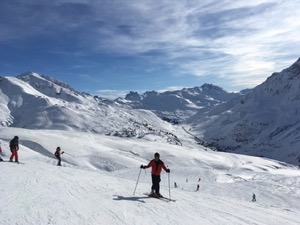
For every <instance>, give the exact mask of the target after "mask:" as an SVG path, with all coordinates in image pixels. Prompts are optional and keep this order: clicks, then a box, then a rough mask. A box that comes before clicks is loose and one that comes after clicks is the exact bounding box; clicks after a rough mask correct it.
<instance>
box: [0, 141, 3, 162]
mask: <svg viewBox="0 0 300 225" xmlns="http://www.w3.org/2000/svg"><path fill="white" fill-rule="evenodd" d="M0 153H2V148H1V142H0ZM2 161H3V159H2V158H1V155H0V162H2Z"/></svg>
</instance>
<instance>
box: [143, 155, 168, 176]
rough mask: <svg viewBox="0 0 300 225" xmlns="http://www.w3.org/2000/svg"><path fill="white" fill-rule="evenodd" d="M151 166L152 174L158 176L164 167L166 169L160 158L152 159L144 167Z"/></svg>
mask: <svg viewBox="0 0 300 225" xmlns="http://www.w3.org/2000/svg"><path fill="white" fill-rule="evenodd" d="M149 167H151V168H152V171H151V173H152V175H156V176H159V175H160V173H161V170H162V169H164V170H165V171H166V170H167V167H166V166H165V164H164V162H163V161H161V160H160V159H159V160H158V161H155V159H152V160H151V161H150V162H149V164H148V165H147V166H146V168H149Z"/></svg>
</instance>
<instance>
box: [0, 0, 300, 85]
mask: <svg viewBox="0 0 300 225" xmlns="http://www.w3.org/2000/svg"><path fill="white" fill-rule="evenodd" d="M0 18H2V20H1V19H0V21H5V22H0V44H1V43H6V42H9V41H12V40H13V39H16V38H18V39H24V38H25V39H26V38H28V37H37V36H47V37H48V38H51V37H53V38H55V39H57V40H59V38H62V39H63V38H68V39H70V40H73V39H76V42H74V44H73V45H74V48H72V51H70V50H69V49H68V50H64V49H60V50H52V51H53V52H56V53H66V52H67V53H70V54H73V53H74V51H77V52H78V55H77V56H78V57H86V56H87V55H93V54H110V55H114V54H117V55H123V56H130V57H139V58H145V59H148V60H149V61H150V60H151V63H152V66H153V67H159V66H160V65H169V66H170V67H173V71H176V72H174V73H173V75H174V76H185V75H187V74H188V75H189V76H190V75H193V76H196V77H215V79H220V80H221V81H223V82H225V83H227V85H228V86H231V87H235V86H236V87H249V85H251V86H254V85H257V84H259V83H260V82H262V81H263V80H265V78H266V76H269V75H270V74H271V73H272V72H274V71H278V70H281V69H283V68H284V67H286V66H288V65H289V64H291V63H292V62H293V61H295V60H296V59H297V58H298V57H299V49H300V42H299V37H300V22H299V21H300V1H277V0H253V1H246V0H241V1H227V0H222V1H220V0H218V1H217V0H213V1H211V0H189V1H187V0H186V1H172V2H170V1H169V0H161V1H152V0H144V1H140V0H132V1H121V0H101V1H93V0H91V1H83V0H52V1H49V2H47V1H46V2H43V4H41V3H40V1H37V0H36V1H35V0H31V1H24V2H23V3H20V2H19V1H13V0H4V1H2V2H1V8H0ZM58 42H59V41H58ZM75 55H76V54H75ZM147 70H148V71H151V68H147Z"/></svg>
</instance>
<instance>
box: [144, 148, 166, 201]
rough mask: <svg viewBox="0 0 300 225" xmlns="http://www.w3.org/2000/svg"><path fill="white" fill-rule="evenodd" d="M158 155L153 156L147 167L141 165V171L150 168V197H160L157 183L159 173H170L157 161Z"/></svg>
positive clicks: (161, 162) (162, 163) (158, 181)
mask: <svg viewBox="0 0 300 225" xmlns="http://www.w3.org/2000/svg"><path fill="white" fill-rule="evenodd" d="M159 157H160V155H159V153H157V152H156V153H155V154H154V159H152V160H151V161H150V162H149V163H148V165H147V166H144V165H141V167H140V168H141V169H147V168H149V167H151V168H152V171H151V177H152V187H151V193H150V196H153V197H162V195H161V194H160V192H159V183H160V173H161V170H162V169H164V170H165V171H166V172H167V173H170V170H169V169H168V168H167V167H166V166H165V164H164V162H163V161H161V160H160V159H159Z"/></svg>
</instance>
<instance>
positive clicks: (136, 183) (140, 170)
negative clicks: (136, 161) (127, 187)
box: [133, 168, 142, 195]
mask: <svg viewBox="0 0 300 225" xmlns="http://www.w3.org/2000/svg"><path fill="white" fill-rule="evenodd" d="M141 172H142V168H141V169H140V172H139V176H138V179H137V181H136V185H135V189H134V191H133V195H134V194H135V191H136V187H137V185H138V182H139V179H140V175H141Z"/></svg>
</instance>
